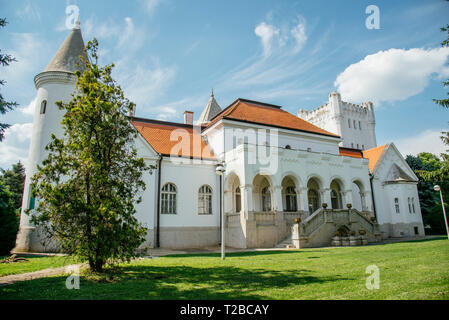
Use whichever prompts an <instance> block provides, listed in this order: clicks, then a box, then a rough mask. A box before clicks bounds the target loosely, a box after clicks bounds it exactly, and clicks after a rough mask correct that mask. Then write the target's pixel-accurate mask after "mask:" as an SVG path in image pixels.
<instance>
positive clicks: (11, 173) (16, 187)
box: [0, 161, 25, 211]
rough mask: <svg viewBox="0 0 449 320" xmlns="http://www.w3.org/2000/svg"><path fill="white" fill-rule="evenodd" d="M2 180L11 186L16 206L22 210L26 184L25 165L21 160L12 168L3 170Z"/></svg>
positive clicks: (10, 189) (0, 179) (0, 178)
mask: <svg viewBox="0 0 449 320" xmlns="http://www.w3.org/2000/svg"><path fill="white" fill-rule="evenodd" d="M0 171H1V172H2V176H1V177H0V181H2V182H3V184H4V185H5V186H7V187H8V188H9V191H11V193H12V200H13V202H14V208H16V209H18V210H19V211H20V208H21V206H22V196H23V187H24V184H25V167H24V166H23V165H22V163H21V162H20V161H19V162H17V163H16V164H13V165H12V168H11V169H8V170H3V169H0Z"/></svg>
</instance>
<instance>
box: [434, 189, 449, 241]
mask: <svg viewBox="0 0 449 320" xmlns="http://www.w3.org/2000/svg"><path fill="white" fill-rule="evenodd" d="M433 190H435V191H439V192H440V197H441V206H442V207H443V215H444V222H445V223H446V233H447V238H448V239H449V227H448V225H447V217H446V209H445V208H444V201H443V193H442V192H441V187H440V186H439V185H436V186H434V187H433Z"/></svg>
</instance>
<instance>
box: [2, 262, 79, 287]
mask: <svg viewBox="0 0 449 320" xmlns="http://www.w3.org/2000/svg"><path fill="white" fill-rule="evenodd" d="M82 266H83V265H82V264H71V265H67V266H64V267H59V268H49V269H44V270H39V271H34V272H28V273H20V274H12V275H9V276H4V277H0V286H3V285H8V284H13V283H14V282H18V281H26V280H33V279H39V278H45V277H49V276H55V275H58V274H64V273H66V270H67V268H73V267H82Z"/></svg>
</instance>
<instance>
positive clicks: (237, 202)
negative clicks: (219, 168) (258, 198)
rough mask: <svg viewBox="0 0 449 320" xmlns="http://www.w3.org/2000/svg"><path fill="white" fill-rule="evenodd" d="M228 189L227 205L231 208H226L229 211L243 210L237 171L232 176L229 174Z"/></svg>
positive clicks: (237, 211)
mask: <svg viewBox="0 0 449 320" xmlns="http://www.w3.org/2000/svg"><path fill="white" fill-rule="evenodd" d="M226 190H227V191H228V192H227V196H226V197H225V206H226V207H227V208H229V209H226V210H227V212H234V213H239V212H240V211H242V195H241V190H240V179H239V177H238V176H237V175H236V174H235V173H232V174H231V176H229V178H228V182H227V185H226ZM228 205H229V207H228Z"/></svg>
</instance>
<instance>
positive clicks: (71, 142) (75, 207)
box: [31, 39, 153, 272]
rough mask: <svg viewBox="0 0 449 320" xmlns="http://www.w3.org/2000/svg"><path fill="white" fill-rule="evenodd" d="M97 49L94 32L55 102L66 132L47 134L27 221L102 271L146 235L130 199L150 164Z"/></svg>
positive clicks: (136, 193)
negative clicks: (65, 96) (64, 95)
mask: <svg viewBox="0 0 449 320" xmlns="http://www.w3.org/2000/svg"><path fill="white" fill-rule="evenodd" d="M97 50H98V42H97V40H96V39H94V40H93V41H90V42H89V43H88V44H87V46H86V53H87V54H88V56H89V59H88V60H85V59H84V62H83V63H84V64H85V71H84V72H83V73H82V74H81V73H80V72H79V71H77V72H76V76H77V84H76V93H75V94H74V95H73V99H72V100H71V101H70V102H69V103H67V104H65V103H62V102H58V103H57V105H58V107H59V108H60V109H61V110H65V111H66V113H65V115H64V117H63V120H62V123H61V124H62V127H63V129H64V138H63V139H60V138H57V137H56V136H55V135H52V141H51V142H50V143H49V145H48V146H47V148H46V149H47V150H48V152H49V155H48V158H47V159H46V160H44V161H43V163H42V166H38V173H37V174H36V175H35V176H34V177H33V178H32V182H33V186H34V188H35V192H36V193H35V194H36V198H37V199H39V202H38V206H37V208H36V210H35V212H34V213H33V214H32V218H31V221H32V222H33V223H35V224H36V225H37V226H40V227H41V228H42V229H43V231H44V233H45V234H46V235H47V239H50V240H51V241H55V242H56V243H58V244H59V245H60V246H61V249H62V250H63V251H64V252H68V253H70V254H73V255H75V256H77V257H79V258H80V259H81V260H82V261H88V263H89V266H90V268H91V270H93V271H94V272H101V271H102V270H103V267H104V265H105V264H113V263H116V262H119V261H129V260H130V259H131V258H133V257H134V256H135V254H136V249H137V247H138V246H139V245H141V244H142V243H143V241H144V240H145V235H146V232H147V230H146V228H144V227H143V226H142V225H141V224H140V223H139V222H138V221H137V219H136V218H135V212H136V211H135V208H134V205H135V203H138V202H140V201H141V196H140V192H141V191H142V190H144V189H145V184H144V181H143V178H142V177H143V174H144V173H145V172H146V171H147V170H148V171H150V173H151V171H152V168H153V167H149V166H146V165H145V162H144V160H143V158H138V157H137V150H136V148H135V145H134V142H135V138H136V137H137V131H136V130H135V128H134V127H133V126H132V124H131V123H130V121H129V119H128V117H127V116H126V114H128V113H129V112H130V110H132V109H133V108H134V103H132V102H130V101H129V100H128V99H126V98H125V97H124V94H123V91H122V89H121V87H120V86H119V85H118V84H117V83H116V82H115V81H114V80H113V79H112V77H111V72H112V68H113V66H114V65H113V64H111V65H107V66H105V67H100V66H99V65H98V56H97Z"/></svg>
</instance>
